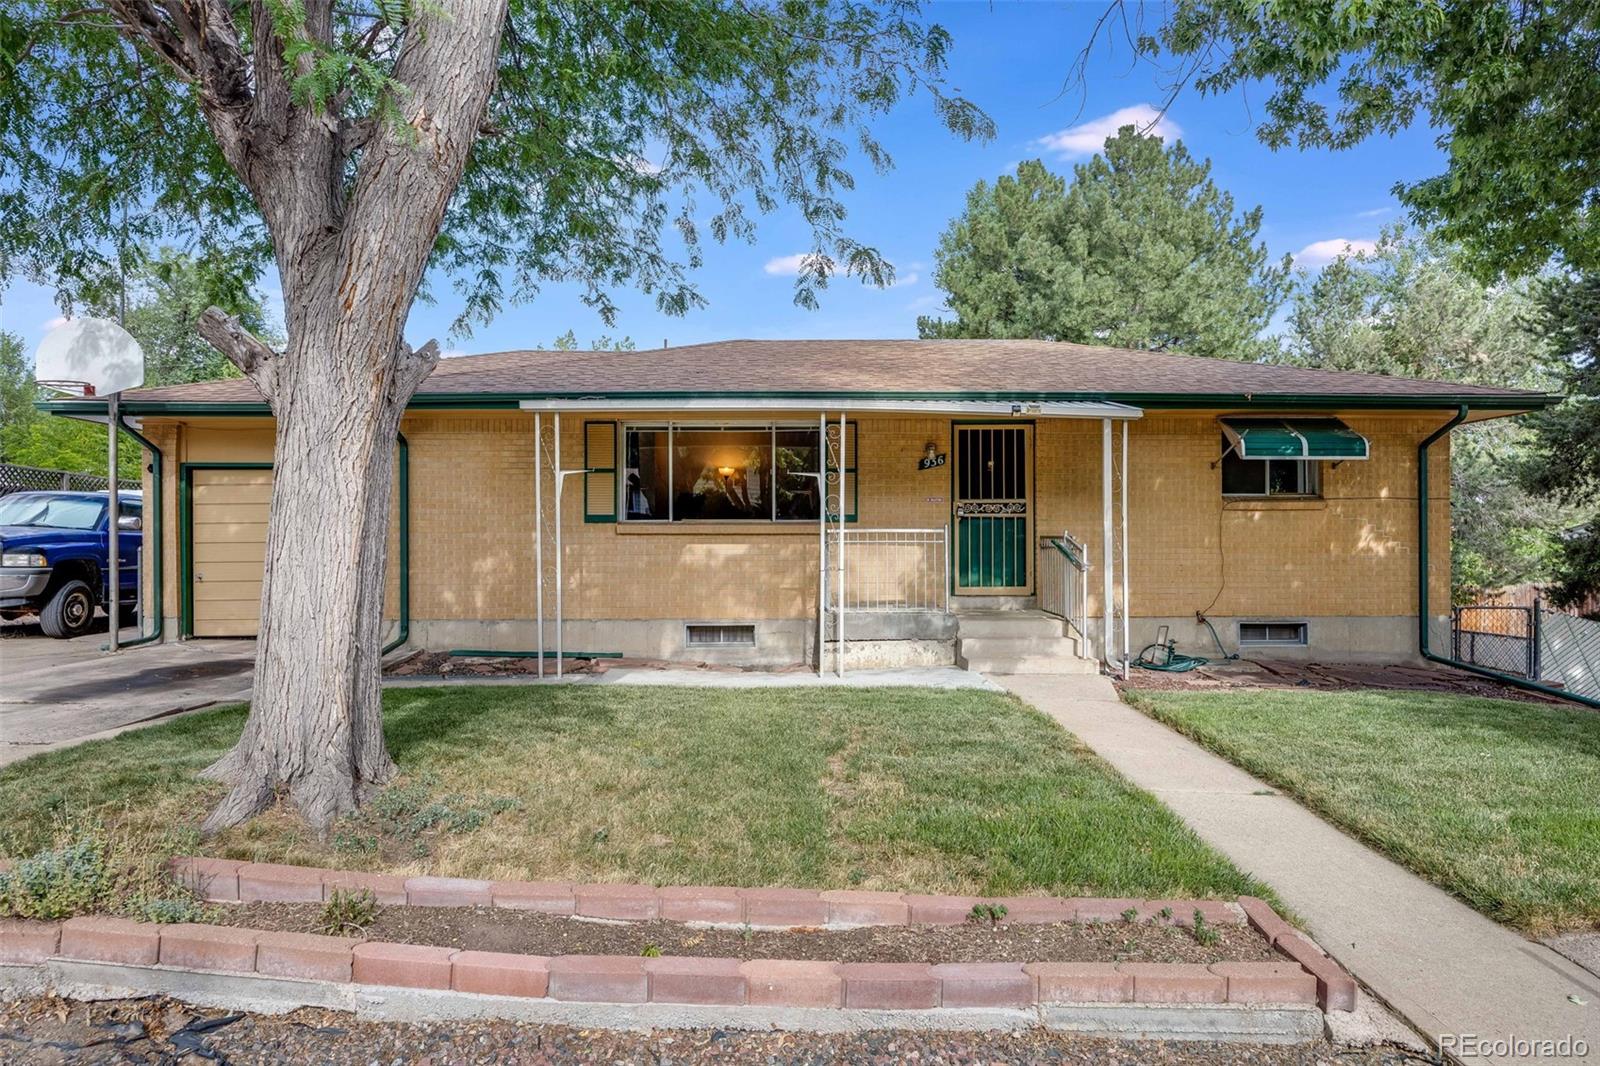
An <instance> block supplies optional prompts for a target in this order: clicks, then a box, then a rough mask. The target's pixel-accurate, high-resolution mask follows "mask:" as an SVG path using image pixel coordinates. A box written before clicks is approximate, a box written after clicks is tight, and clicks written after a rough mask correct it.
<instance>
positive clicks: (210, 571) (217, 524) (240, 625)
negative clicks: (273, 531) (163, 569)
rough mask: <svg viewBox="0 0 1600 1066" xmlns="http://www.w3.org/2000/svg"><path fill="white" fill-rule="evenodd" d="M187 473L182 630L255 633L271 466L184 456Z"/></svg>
mask: <svg viewBox="0 0 1600 1066" xmlns="http://www.w3.org/2000/svg"><path fill="white" fill-rule="evenodd" d="M182 479H183V480H182V483H181V491H182V501H181V511H182V514H181V518H182V524H183V553H184V566H183V590H184V612H183V614H184V619H183V621H184V625H183V629H184V632H185V634H186V635H188V636H194V637H253V636H255V635H256V631H257V629H258V628H259V625H260V621H261V572H262V567H263V565H264V563H265V561H266V549H267V511H268V508H269V506H270V505H271V501H272V468H271V467H270V466H266V465H257V464H250V465H243V464H234V465H227V466H222V465H217V466H206V465H200V464H186V465H185V466H184V469H183V472H182Z"/></svg>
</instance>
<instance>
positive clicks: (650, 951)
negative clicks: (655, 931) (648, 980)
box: [639, 944, 661, 959]
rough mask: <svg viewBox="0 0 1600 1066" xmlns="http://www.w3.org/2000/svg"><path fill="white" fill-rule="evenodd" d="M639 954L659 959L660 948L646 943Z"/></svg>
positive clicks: (647, 957)
mask: <svg viewBox="0 0 1600 1066" xmlns="http://www.w3.org/2000/svg"><path fill="white" fill-rule="evenodd" d="M639 955H640V956H641V957H643V958H646V959H659V958H660V957H661V949H660V948H658V947H657V946H656V945H654V944H646V945H645V946H644V950H643V951H641V952H639Z"/></svg>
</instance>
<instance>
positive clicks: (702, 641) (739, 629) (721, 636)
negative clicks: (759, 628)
mask: <svg viewBox="0 0 1600 1066" xmlns="http://www.w3.org/2000/svg"><path fill="white" fill-rule="evenodd" d="M685 629H686V632H687V633H688V643H689V646H690V647H728V646H730V645H734V646H737V645H743V646H745V647H749V648H753V647H755V643H756V627H755V626H753V625H743V626H719V625H690V626H687V627H685Z"/></svg>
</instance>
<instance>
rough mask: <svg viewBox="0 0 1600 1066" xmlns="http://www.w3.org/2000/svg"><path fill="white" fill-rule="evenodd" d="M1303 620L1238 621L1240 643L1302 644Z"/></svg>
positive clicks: (1304, 638) (1303, 634)
mask: <svg viewBox="0 0 1600 1066" xmlns="http://www.w3.org/2000/svg"><path fill="white" fill-rule="evenodd" d="M1306 629H1307V627H1306V624H1305V623H1304V622H1240V623H1239V643H1240V644H1304V643H1306Z"/></svg>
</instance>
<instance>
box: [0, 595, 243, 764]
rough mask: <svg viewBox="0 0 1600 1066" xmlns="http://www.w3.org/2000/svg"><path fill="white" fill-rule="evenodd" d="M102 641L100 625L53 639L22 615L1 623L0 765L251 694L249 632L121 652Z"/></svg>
mask: <svg viewBox="0 0 1600 1066" xmlns="http://www.w3.org/2000/svg"><path fill="white" fill-rule="evenodd" d="M123 635H124V638H125V639H131V638H132V637H134V636H135V635H136V634H134V633H133V632H132V631H131V630H130V631H125V632H124V634H123ZM105 642H106V634H105V632H104V631H103V630H102V631H101V632H97V633H89V634H87V635H85V636H82V637H77V638H74V639H72V640H51V639H50V638H48V637H45V636H42V635H39V634H38V632H37V628H36V627H30V626H28V625H26V624H15V623H14V624H9V625H6V626H4V627H3V628H0V766H4V765H6V764H7V763H13V762H16V761H17V760H18V759H24V758H26V757H28V756H29V755H33V754H35V753H36V752H41V751H49V750H51V749H53V748H60V747H67V746H69V745H72V744H76V743H79V742H80V741H84V740H91V739H94V738H96V737H101V736H110V735H113V734H115V733H118V732H121V731H122V730H124V729H127V728H130V727H133V726H136V725H140V724H143V723H146V722H150V721H153V720H155V719H158V718H166V717H169V716H171V715H174V714H180V713H182V712H183V711H187V710H193V709H195V708H198V707H205V706H209V705H211V704H214V703H228V702H233V701H237V700H246V699H249V698H250V668H251V665H252V663H253V661H254V658H255V643H254V642H253V641H247V640H190V641H185V642H183V643H181V644H149V645H145V646H142V647H137V648H129V649H126V650H124V651H120V652H118V653H117V654H115V655H111V654H108V653H106V652H103V651H101V650H100V649H101V646H102V645H104V644H105Z"/></svg>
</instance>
